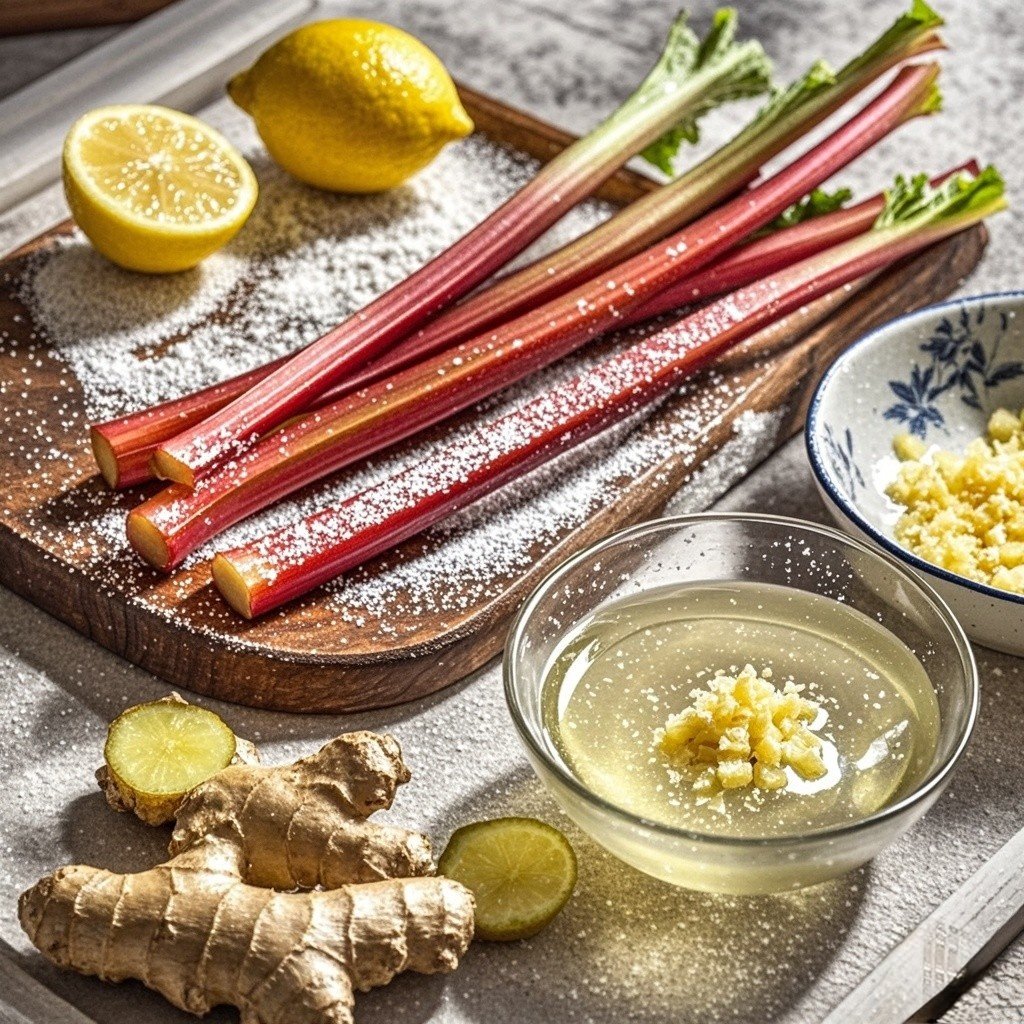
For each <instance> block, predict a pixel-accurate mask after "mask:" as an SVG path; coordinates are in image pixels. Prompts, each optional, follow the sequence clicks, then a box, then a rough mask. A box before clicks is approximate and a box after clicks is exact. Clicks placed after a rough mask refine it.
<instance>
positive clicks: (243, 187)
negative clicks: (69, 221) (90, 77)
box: [63, 105, 257, 273]
mask: <svg viewBox="0 0 1024 1024" xmlns="http://www.w3.org/2000/svg"><path fill="white" fill-rule="evenodd" d="M63 169H64V192H65V194H66V196H67V200H68V205H69V206H70V207H71V213H72V216H73V217H74V218H75V221H76V222H77V223H78V226H79V227H80V228H81V229H82V231H83V232H84V233H85V234H86V236H87V237H88V238H89V240H90V241H91V242H92V244H93V245H94V246H95V247H96V248H97V249H98V250H99V251H100V252H101V253H103V255H104V256H106V257H107V258H108V259H110V260H112V261H113V262H114V263H117V264H119V265H120V266H122V267H126V268H127V269H129V270H140V271H145V272H148V273H169V272H174V271H180V270H187V269H189V268H191V267H194V266H195V265H196V264H197V263H199V262H200V261H201V260H203V259H204V258H205V257H207V256H209V255H210V253H212V252H214V251H216V250H217V249H219V248H220V247H221V246H223V245H224V244H225V243H226V242H228V241H229V240H230V239H231V238H232V237H234V235H235V234H236V233H237V231H238V230H239V228H241V226H242V225H243V224H244V223H245V221H246V219H247V218H248V216H249V213H250V212H251V211H252V208H253V204H254V203H255V202H256V195H257V185H256V177H255V175H254V174H253V172H252V169H251V168H250V167H249V165H248V163H246V161H245V159H244V157H242V155H241V154H240V153H239V152H238V151H237V150H236V149H235V148H234V146H232V145H231V144H230V143H229V142H228V141H227V140H226V139H225V138H224V137H223V136H222V135H220V134H219V133H218V132H216V131H214V130H213V129H212V128H210V127H209V126H208V125H205V124H203V123H202V122H201V121H199V120H197V119H196V118H194V117H190V116H189V115H188V114H182V113H180V112H179V111H177V110H169V109H168V108H166V107H156V106H138V105H134V106H112V107H100V108H99V109H97V110H93V111H91V112H90V113H88V114H86V115H84V116H83V117H82V118H81V119H80V120H78V121H77V122H76V123H75V124H74V125H73V126H72V128H71V131H70V132H69V133H68V136H67V139H66V140H65V142H64V155H63Z"/></svg>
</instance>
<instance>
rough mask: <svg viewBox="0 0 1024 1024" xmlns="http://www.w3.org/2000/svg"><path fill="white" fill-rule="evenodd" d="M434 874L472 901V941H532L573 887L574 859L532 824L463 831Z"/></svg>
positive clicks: (561, 842) (482, 825)
mask: <svg viewBox="0 0 1024 1024" xmlns="http://www.w3.org/2000/svg"><path fill="white" fill-rule="evenodd" d="M438 872H439V873H440V874H442V875H446V876H447V877H448V878H452V879H455V881H457V882H461V883H462V884H463V885H464V886H466V888H467V889H469V890H470V891H471V892H472V893H473V895H474V897H476V933H475V934H476V937H477V938H478V939H490V940H495V941H506V942H507V941H512V940H514V939H526V938H529V937H530V936H531V935H536V934H537V932H539V931H540V930H541V929H542V928H543V927H544V926H545V925H547V924H548V923H549V922H550V921H551V920H552V918H554V917H555V915H556V914H557V913H558V912H559V911H560V910H561V909H562V907H564V906H565V904H566V902H567V901H568V899H569V897H570V896H571V895H572V891H573V889H574V888H575V886H576V855H575V854H574V853H573V849H572V847H571V846H570V845H569V841H568V840H567V839H566V838H565V836H563V835H562V833H561V832H559V831H558V829H556V828H553V827H552V826H551V825H546V824H545V823H544V822H542V821H537V820H536V819H534V818H497V819H495V820H493V821H478V822H474V823H473V824H472V825H465V826H464V827H463V828H460V829H459V830H458V831H457V832H455V834H454V835H453V836H452V837H451V839H450V840H449V842H448V846H447V847H446V848H445V851H444V853H443V854H442V855H441V859H440V861H439V862H438Z"/></svg>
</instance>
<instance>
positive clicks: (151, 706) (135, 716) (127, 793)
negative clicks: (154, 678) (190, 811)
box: [103, 694, 237, 824]
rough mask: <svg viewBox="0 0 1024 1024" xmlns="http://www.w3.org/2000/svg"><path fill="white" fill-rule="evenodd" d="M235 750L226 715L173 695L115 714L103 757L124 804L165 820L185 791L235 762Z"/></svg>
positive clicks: (148, 816)
mask: <svg viewBox="0 0 1024 1024" xmlns="http://www.w3.org/2000/svg"><path fill="white" fill-rule="evenodd" d="M236 750H237V740H236V738H235V734H234V733H233V732H232V731H231V729H230V728H229V727H228V726H227V724H226V723H225V722H224V721H223V719H221V718H220V717H219V716H218V715H216V714H214V713H213V712H212V711H208V710H207V709H206V708H201V707H199V706H197V705H195V704H188V703H187V702H185V701H183V700H182V699H181V698H180V697H178V696H177V694H174V695H172V696H170V697H164V698H162V699H160V700H155V701H150V702H149V703H147V704H138V705H136V706H135V707H132V708H128V709H127V710H126V711H124V712H122V713H121V714H120V715H119V716H118V717H117V718H115V719H114V721H113V722H111V723H110V729H109V730H108V732H107V743H106V746H105V747H104V748H103V758H104V761H105V762H106V769H107V777H108V780H109V783H110V784H112V785H113V786H114V788H115V789H116V796H117V797H118V798H120V801H121V803H122V804H123V806H124V808H125V809H130V810H133V811H134V812H135V813H136V814H137V815H138V816H139V817H140V818H142V820H143V821H146V822H149V823H150V824H161V823H162V822H165V821H170V820H171V818H173V817H174V812H175V811H176V810H177V808H178V806H179V804H180V803H181V800H182V798H183V797H184V796H185V794H186V793H188V792H189V791H190V790H192V789H194V788H195V787H196V786H198V785H199V784H200V783H201V782H205V781H206V780H207V779H209V778H210V777H211V776H212V775H214V774H216V773H217V772H219V771H220V770H221V769H222V768H226V767H227V766H228V765H229V764H231V762H232V759H233V758H234V757H235V753H236Z"/></svg>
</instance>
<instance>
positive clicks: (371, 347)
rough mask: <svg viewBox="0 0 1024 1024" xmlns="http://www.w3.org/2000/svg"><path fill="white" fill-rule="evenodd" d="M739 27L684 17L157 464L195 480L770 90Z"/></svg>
mask: <svg viewBox="0 0 1024 1024" xmlns="http://www.w3.org/2000/svg"><path fill="white" fill-rule="evenodd" d="M734 31H735V14H734V12H732V11H729V10H724V11H719V12H718V14H717V15H716V16H715V20H714V25H713V27H712V29H711V32H710V33H709V34H708V37H707V38H706V39H705V40H704V41H703V42H701V41H700V40H698V39H697V38H696V36H694V34H693V33H692V32H691V31H690V29H689V28H688V27H687V25H686V23H685V19H683V18H679V19H677V21H676V23H675V25H674V27H673V29H672V31H671V33H670V35H669V39H668V42H667V44H666V47H665V50H664V52H663V53H662V55H661V58H660V59H659V61H658V64H657V65H656V66H655V68H654V70H653V71H652V72H651V73H650V74H649V75H648V76H647V78H646V79H645V80H644V81H643V83H641V85H640V87H639V88H638V89H637V91H636V92H635V93H634V94H633V95H632V96H631V97H630V98H629V99H628V100H627V101H626V102H625V103H624V104H623V105H622V106H621V107H619V109H618V110H616V111H615V113H614V114H612V115H611V117H609V118H608V119H607V120H606V121H604V122H603V123H602V124H600V125H599V126H598V127H597V128H596V129H595V130H594V131H592V132H591V133H590V134H589V135H587V136H585V137H584V138H582V139H580V140H579V141H577V142H575V143H573V144H572V145H571V146H569V147H568V148H567V149H565V150H563V151H562V152H561V153H559V154H558V155H557V156H556V157H555V158H554V159H553V160H551V161H550V162H549V163H548V164H546V165H544V166H543V167H542V168H541V169H540V170H539V171H538V173H537V175H536V177H534V178H533V179H532V180H531V181H530V182H529V183H527V184H526V185H525V186H524V187H523V188H522V189H521V190H520V191H519V192H518V193H517V194H516V195H514V196H513V197H512V198H511V199H509V200H508V201H507V202H506V203H504V205H502V206H501V207H499V209H497V210H496V211H495V212H494V213H492V214H491V215H490V216H489V217H487V218H486V219H485V220H484V221H483V222H481V223H480V224H478V225H477V226H476V227H475V228H473V230H472V231H470V232H469V233H468V234H466V235H465V236H463V237H462V238H461V239H460V240H459V241H458V242H456V243H455V244H454V245H452V246H450V247H449V248H448V249H447V250H446V251H445V252H443V253H442V254H441V255H440V256H438V257H436V258H435V259H433V260H432V261H431V262H430V263H428V264H427V265H426V266H424V267H421V268H420V269H419V270H418V271H416V272H415V273H414V274H412V275H410V276H409V277H408V278H406V280H405V281H403V282H402V283H401V284H399V285H396V286H395V287H394V288H392V289H391V290H390V291H388V292H386V293H385V294H384V295H382V296H380V297H379V298H377V299H375V300H374V301H373V302H371V303H370V304H369V305H368V306H366V307H364V308H363V309H362V310H360V311H359V312H358V313H356V314H355V315H354V316H352V317H350V318H349V319H348V320H346V321H345V322H344V323H342V324H340V325H339V326H338V327H335V328H334V329H333V330H331V331H329V332H328V333H327V334H325V335H324V336H323V337H321V338H320V339H319V340H317V341H316V342H314V343H312V344H311V345H308V346H307V347H306V348H304V349H302V350H301V351H300V352H298V353H297V354H296V355H295V356H293V357H292V358H291V359H290V360H289V361H288V362H287V363H286V364H285V365H284V366H281V367H279V368H277V369H275V370H274V371H272V372H271V373H270V374H268V375H267V376H266V377H265V378H264V379H263V380H261V381H260V382H259V383H257V384H255V385H254V386H253V387H251V388H250V389H249V390H248V391H246V392H245V393H244V394H242V395H241V396H240V397H239V398H236V399H235V400H234V401H232V402H231V403H229V404H228V405H226V406H225V407H224V408H223V409H220V410H219V411H217V412H216V413H214V414H213V415H212V416H209V417H207V418H206V419H205V420H203V421H201V422H200V423H198V424H195V425H194V426H192V427H189V428H187V429H185V430H183V431H182V432H181V433H179V434H177V435H175V437H173V438H172V439H170V440H168V441H166V442H164V443H163V444H162V445H161V446H160V447H158V448H157V450H156V452H155V453H154V456H153V459H154V466H155V469H156V472H157V474H158V475H159V476H163V477H166V478H168V479H172V480H177V481H178V482H179V483H183V484H186V485H189V486H191V485H193V484H194V483H195V481H196V479H197V478H198V477H199V476H202V475H203V474H204V473H205V472H207V471H209V470H210V469H211V468H212V467H213V466H214V465H216V464H217V463H218V462H220V461H222V460H223V459H225V458H226V457H231V456H234V455H237V454H238V453H239V452H241V451H243V450H245V449H246V448H247V447H249V445H250V444H251V443H252V441H253V440H254V439H255V438H256V437H257V436H259V435H260V434H263V433H266V432H267V431H268V430H271V429H273V428H274V427H276V426H278V425H280V424H281V423H283V422H284V421H285V420H287V419H288V418H289V417H291V416H293V415H294V414H295V413H297V412H300V411H301V410H303V409H305V408H306V407H308V406H309V404H310V403H311V402H312V401H313V400H314V399H316V398H317V397H318V396H319V395H321V394H323V393H324V392H325V391H326V390H328V388H330V387H331V386H332V385H333V384H335V383H336V382H337V381H339V380H341V379H343V378H344V377H345V376H346V375H347V374H349V373H351V372H352V371H353V370H355V369H356V368H358V367H360V366H362V365H363V364H364V363H366V362H367V361H368V360H369V359H372V358H373V357H374V356H376V355H379V354H380V353H382V352H384V351H385V350H386V349H387V348H388V347H389V346H391V345H392V344H394V343H395V342H396V341H398V340H399V339H401V338H404V337H406V336H407V335H408V334H409V333H410V332H411V331H413V330H415V329H416V328H417V327H419V326H420V325H421V324H423V323H425V322H426V321H427V320H429V319H430V318H431V317H432V316H434V315H436V314H437V313H438V312H440V311H441V310H442V309H444V308H445V307H446V306H448V305H450V304H451V303H452V302H454V301H455V300H456V299H459V298H461V297H462V296H463V295H465V294H466V293H467V292H469V291H470V290H471V289H473V288H474V287H476V285H478V284H480V283H481V282H483V281H484V280H486V279H487V278H488V277H490V276H491V275H492V274H493V273H494V272H495V271H496V270H499V269H501V267H503V266H504V265H505V264H506V263H507V262H508V261H509V260H510V259H512V258H513V257H514V256H516V255H517V254H518V253H520V252H521V251H522V250H523V249H525V248H526V246H527V245H529V243H530V242H532V241H533V240H534V239H535V238H537V237H539V236H540V235H541V234H542V233H543V232H544V231H546V230H547V229H548V228H549V227H550V226H551V225H552V224H553V223H554V222H555V221H556V220H558V219H559V218H560V217H561V216H562V214H564V213H565V212H566V210H568V209H570V208H571V207H573V206H575V205H576V204H577V203H578V202H579V201H580V200H581V199H583V198H585V197H586V196H588V195H590V194H591V193H592V192H593V191H594V190H595V189H596V188H597V187H598V185H599V184H600V183H601V182H603V181H604V180H606V179H607V178H608V177H609V176H610V175H611V174H612V173H614V171H615V170H616V168H618V167H619V166H620V165H621V164H622V163H623V162H625V160H627V159H628V158H629V157H630V156H631V155H632V154H634V153H636V152H637V151H638V150H641V149H644V148H645V147H648V148H649V147H650V146H651V145H652V144H653V143H655V142H657V141H658V140H659V139H661V138H662V137H663V136H665V135H666V133H668V134H670V135H671V137H672V139H673V140H674V141H675V143H678V142H679V141H680V140H681V138H683V137H685V136H686V135H689V136H690V137H692V134H693V131H694V128H693V123H694V119H695V118H696V117H698V116H699V115H700V114H703V113H704V112H706V111H707V110H708V109H709V108H710V107H712V106H715V105H716V104H718V103H720V102H723V101H725V100H731V99H735V98H738V97H742V96H749V95H755V94H757V93H759V92H764V91H765V89H766V88H767V84H768V75H769V65H768V61H767V58H766V57H765V55H764V52H763V50H762V49H761V47H760V46H759V45H758V44H757V43H755V42H750V41H748V42H743V43H737V42H735V41H734ZM680 125H683V126H685V129H684V130H683V132H682V134H680V129H679V126H680Z"/></svg>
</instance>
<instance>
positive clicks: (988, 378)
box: [884, 302, 1024, 438]
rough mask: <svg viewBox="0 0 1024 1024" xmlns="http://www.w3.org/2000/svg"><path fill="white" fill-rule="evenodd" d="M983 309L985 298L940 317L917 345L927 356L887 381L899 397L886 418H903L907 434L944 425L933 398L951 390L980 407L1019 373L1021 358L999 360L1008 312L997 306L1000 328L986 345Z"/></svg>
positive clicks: (1023, 374)
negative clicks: (901, 375)
mask: <svg viewBox="0 0 1024 1024" xmlns="http://www.w3.org/2000/svg"><path fill="white" fill-rule="evenodd" d="M987 313H988V310H987V307H986V305H985V303H984V302H979V303H978V304H977V305H976V306H975V307H973V308H968V307H967V306H966V305H961V306H960V310H959V313H958V314H954V315H952V316H944V317H942V319H940V320H939V322H938V324H936V326H935V329H934V330H933V331H932V333H931V336H930V337H929V338H928V340H927V341H925V342H923V343H922V344H921V345H920V346H919V347H920V350H921V352H922V353H923V354H924V355H927V356H930V361H929V362H927V363H926V364H925V365H924V366H922V365H921V363H919V362H915V363H914V364H913V365H912V366H911V368H910V374H909V376H908V377H906V378H905V379H904V380H890V381H889V389H890V390H891V391H892V393H893V394H894V395H895V396H896V398H897V399H898V401H897V402H896V403H895V404H893V405H890V406H889V408H888V409H886V410H885V414H884V415H885V418H886V419H887V420H893V421H894V422H896V423H902V424H903V425H904V426H905V427H906V429H907V430H909V431H910V433H911V434H916V435H917V436H918V437H920V438H925V437H927V435H928V428H929V427H944V426H945V425H946V418H945V415H944V414H943V412H942V409H941V408H940V407H939V405H938V404H937V400H938V399H939V398H940V397H941V396H942V395H944V394H946V393H947V392H948V391H950V390H954V389H955V391H956V393H957V395H958V396H959V398H960V401H961V402H963V404H964V405H966V406H968V407H969V408H971V409H982V408H983V402H984V399H986V398H987V396H988V393H989V391H991V390H992V389H994V388H998V387H999V385H1000V384H1002V383H1004V382H1006V381H1010V380H1015V379H1016V378H1017V377H1024V360H1021V359H1002V358H1001V357H1000V354H999V349H1000V343H1001V341H1002V340H1003V338H1004V337H1005V336H1006V334H1007V330H1008V328H1009V323H1010V314H1009V313H1008V312H1007V311H1006V310H999V311H997V312H996V313H995V315H996V316H997V317H998V318H999V329H998V331H997V332H996V334H995V340H994V342H993V343H992V345H991V346H989V347H986V345H985V343H984V341H983V338H982V334H981V331H982V329H983V328H984V324H985V317H986V315H987Z"/></svg>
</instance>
